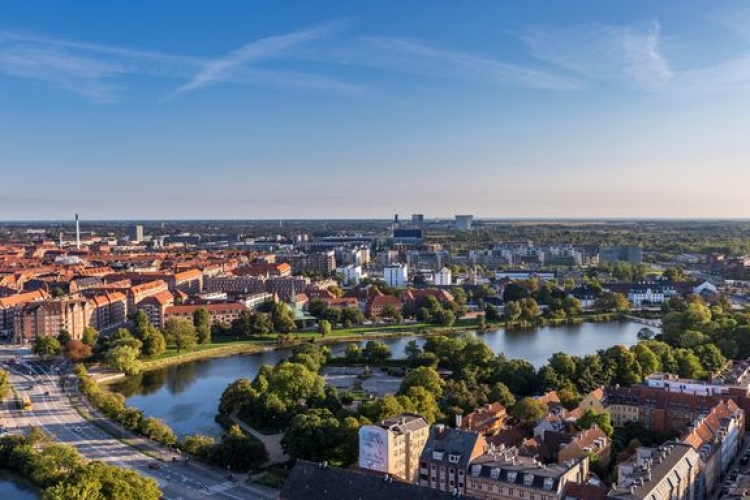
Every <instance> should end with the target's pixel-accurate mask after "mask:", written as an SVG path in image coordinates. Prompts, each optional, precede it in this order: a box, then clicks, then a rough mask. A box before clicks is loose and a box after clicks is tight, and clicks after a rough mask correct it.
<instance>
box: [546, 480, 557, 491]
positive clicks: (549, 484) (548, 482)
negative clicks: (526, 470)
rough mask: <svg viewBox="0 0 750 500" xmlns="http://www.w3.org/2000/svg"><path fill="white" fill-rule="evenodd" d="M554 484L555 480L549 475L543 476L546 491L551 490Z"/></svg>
mask: <svg viewBox="0 0 750 500" xmlns="http://www.w3.org/2000/svg"><path fill="white" fill-rule="evenodd" d="M554 485H555V480H554V479H553V478H551V477H545V478H544V489H545V490H547V491H550V490H552V487H553V486H554Z"/></svg>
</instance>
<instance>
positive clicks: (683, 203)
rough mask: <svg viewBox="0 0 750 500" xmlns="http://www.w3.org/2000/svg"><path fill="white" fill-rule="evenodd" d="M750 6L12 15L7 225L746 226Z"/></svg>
mask: <svg viewBox="0 0 750 500" xmlns="http://www.w3.org/2000/svg"><path fill="white" fill-rule="evenodd" d="M40 5H43V6H44V8H40ZM742 5H743V4H742V3H740V2H736V1H735V2H731V1H717V2H712V3H710V4H704V3H699V2H682V3H679V4H676V3H671V4H670V3H663V4H658V5H652V2H645V1H636V2H628V4H627V5H624V4H623V5H617V4H609V3H608V4H604V3H601V2H593V1H575V2H567V3H566V4H565V5H564V6H563V5H559V4H555V3H551V2H536V1H533V2H523V3H522V4H521V3H515V4H511V3H496V2H479V3H473V4H472V5H471V6H468V5H454V4H452V3H448V2H439V3H431V4H430V8H429V9H420V8H418V7H416V6H413V5H412V6H408V5H407V6H405V5H403V4H401V3H397V2H381V3H378V5H377V6H375V5H354V4H349V3H344V2H327V3H324V4H316V5H315V6H311V5H308V4H306V3H302V2H285V3H283V4H274V5H273V6H264V5H249V4H245V3H244V2H239V1H235V2H227V3H225V4H222V8H221V9H219V8H213V9H199V8H197V7H194V6H189V7H185V6H184V5H182V4H177V3H160V4H159V5H158V6H154V5H153V4H151V3H149V2H144V1H136V2H129V3H128V4H127V5H124V6H111V5H106V6H105V5H99V4H98V3H96V2H77V3H76V4H75V5H65V6H62V5H61V4H59V3H54V2H40V3H35V4H34V5H30V4H13V5H10V4H8V5H2V6H0V109H1V110H2V116H3V119H2V120H0V167H1V168H0V171H1V172H2V177H0V178H2V185H3V187H4V188H5V189H3V196H2V197H0V219H3V220H39V219H44V220H67V219H69V218H72V214H73V213H74V212H76V211H78V212H80V213H81V214H82V218H83V219H89V220H111V219H122V220H167V219H181V220H191V219H326V218H332V219H357V218H376V219H387V218H389V216H390V215H391V214H393V213H399V214H402V216H403V217H405V218H406V217H408V216H409V215H410V214H411V213H424V214H425V215H427V217H429V218H433V217H435V218H450V217H452V216H453V214H460V213H467V214H475V216H476V217H477V218H511V219H523V218H541V219H547V218H558V219H592V218H598V219H611V218H679V219H686V218H740V219H741V218H745V217H748V213H747V212H746V209H745V208H744V206H743V205H744V204H743V201H744V196H743V195H744V190H743V187H744V186H745V185H747V182H746V181H749V180H750V173H748V168H747V165H746V164H747V161H746V160H745V158H746V157H747V154H748V147H747V145H746V139H745V137H744V134H743V131H744V130H747V127H748V125H750V123H749V122H750V119H748V118H747V116H750V115H748V113H747V111H749V110H750V104H748V103H750V99H748V97H750V92H749V90H750V37H749V36H748V33H750V9H748V8H743V7H742ZM211 7H214V6H213V5H212V6H211ZM743 160H744V161H743ZM743 181H744V182H743ZM430 214H434V215H430Z"/></svg>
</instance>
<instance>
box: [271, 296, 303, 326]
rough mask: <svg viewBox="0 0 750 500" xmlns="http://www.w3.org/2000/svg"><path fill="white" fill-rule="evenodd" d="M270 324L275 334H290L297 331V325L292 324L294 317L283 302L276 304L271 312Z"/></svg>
mask: <svg viewBox="0 0 750 500" xmlns="http://www.w3.org/2000/svg"><path fill="white" fill-rule="evenodd" d="M271 322H272V323H273V330H274V331H275V332H277V333H290V332H296V331H297V325H295V323H294V317H293V316H292V312H291V311H290V310H289V307H288V306H287V305H286V304H285V303H283V302H277V303H275V304H274V305H273V309H272V310H271Z"/></svg>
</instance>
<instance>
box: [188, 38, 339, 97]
mask: <svg viewBox="0 0 750 500" xmlns="http://www.w3.org/2000/svg"><path fill="white" fill-rule="evenodd" d="M335 27H336V24H335V23H330V24H325V25H322V26H316V27H313V28H308V29H304V30H300V31H296V32H293V33H288V34H285V35H279V36H271V37H267V38H262V39H260V40H256V41H254V42H251V43H248V44H246V45H243V46H242V47H240V48H238V49H236V50H234V51H232V52H230V53H229V54H227V55H226V56H224V57H220V58H217V59H214V60H211V61H208V62H206V63H205V64H204V65H203V68H202V69H201V70H200V72H198V74H197V75H195V76H194V77H193V78H192V79H191V80H190V81H189V82H187V83H186V84H185V85H182V86H181V87H179V88H178V89H177V90H176V91H175V94H183V93H186V92H192V91H195V90H198V89H201V88H204V87H207V86H210V85H215V84H217V83H221V82H224V81H227V80H230V79H231V78H232V76H233V75H234V73H235V72H236V71H237V70H238V69H240V68H242V67H244V66H246V65H248V64H251V63H257V62H260V61H264V60H268V59H270V58H278V57H281V56H284V55H289V54H290V53H291V52H293V51H294V50H295V49H296V48H299V47H300V46H302V45H304V44H307V43H311V42H314V41H316V40H320V39H321V38H324V37H326V36H329V35H330V34H331V33H332V32H333V31H334V29H335Z"/></svg>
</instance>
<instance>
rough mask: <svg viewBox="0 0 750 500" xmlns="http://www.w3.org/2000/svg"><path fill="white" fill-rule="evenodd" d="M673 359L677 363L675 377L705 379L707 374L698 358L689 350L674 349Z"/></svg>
mask: <svg viewBox="0 0 750 500" xmlns="http://www.w3.org/2000/svg"><path fill="white" fill-rule="evenodd" d="M674 359H675V361H676V362H677V375H679V376H680V377H681V378H687V379H701V378H705V377H706V375H707V373H706V370H705V369H704V368H703V365H701V362H700V359H698V356H696V355H695V354H693V351H691V350H690V349H675V350H674Z"/></svg>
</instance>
